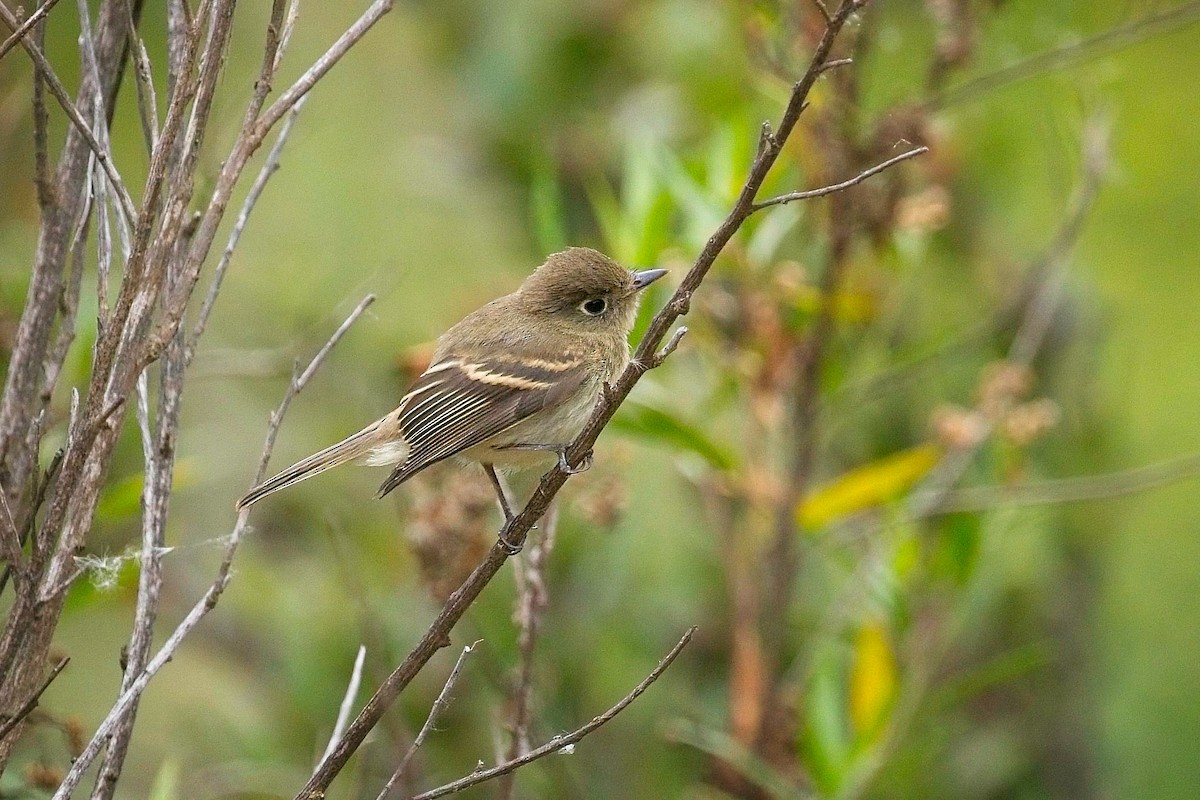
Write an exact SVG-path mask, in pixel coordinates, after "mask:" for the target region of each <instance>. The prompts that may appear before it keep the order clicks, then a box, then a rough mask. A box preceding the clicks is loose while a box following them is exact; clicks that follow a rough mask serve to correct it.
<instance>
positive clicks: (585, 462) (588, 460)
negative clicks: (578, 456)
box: [558, 447, 593, 475]
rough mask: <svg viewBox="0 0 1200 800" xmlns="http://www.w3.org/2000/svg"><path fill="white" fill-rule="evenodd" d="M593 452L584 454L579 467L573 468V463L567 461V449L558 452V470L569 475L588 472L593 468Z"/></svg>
mask: <svg viewBox="0 0 1200 800" xmlns="http://www.w3.org/2000/svg"><path fill="white" fill-rule="evenodd" d="M592 461H593V458H592V451H591V450H588V451H587V452H586V453H584V454H583V459H582V460H581V461H580V462H579V465H578V466H575V467H572V466H571V462H570V461H568V460H567V448H565V447H564V448H562V449H561V450H559V451H558V468H559V469H561V470H562V471H563V472H565V473H566V474H568V475H578V474H579V473H581V472H587V471H588V470H589V469H591V468H592Z"/></svg>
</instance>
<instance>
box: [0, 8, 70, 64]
mask: <svg viewBox="0 0 1200 800" xmlns="http://www.w3.org/2000/svg"><path fill="white" fill-rule="evenodd" d="M57 3H58V0H46V2H45V3H43V4H42V5H40V6H38V7H37V9H36V10H35V11H34V12H33V13H32V14H30V15H29V16H28V17H27V18H26V19H25V21H24V22H22V23H21V24H20V25H19V26H18V27H17V29H16V30H15V31H13V32H12V35H11V36H9V37H8V38H7V39H5V40H4V43H3V44H0V58H4V56H6V55H7V54H8V51H9V50H12V49H13V48H14V47H16V45H17V42H19V41H21V39H22V37H24V36H25V34H27V33H29V31H30V30H32V29H33V26H34V25H37V24H38V23H39V22H41V21H42V20H43V19H45V18H46V15H47V14H49V13H50V9H52V8H54V6H55V5H56V4H57ZM6 21H7V20H6Z"/></svg>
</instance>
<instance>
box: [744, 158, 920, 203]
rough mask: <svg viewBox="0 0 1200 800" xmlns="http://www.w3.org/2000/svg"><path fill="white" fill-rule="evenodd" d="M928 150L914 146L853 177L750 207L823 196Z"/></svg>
mask: <svg viewBox="0 0 1200 800" xmlns="http://www.w3.org/2000/svg"><path fill="white" fill-rule="evenodd" d="M928 152H929V148H928V147H925V146H924V145H922V146H921V147H914V148H913V149H912V150H909V151H907V152H904V153H901V154H900V155H898V156H895V157H893V158H889V159H888V160H887V161H884V162H882V163H880V164H876V165H875V166H873V167H871V168H870V169H865V170H863V171H862V172H860V173H858V174H857V175H855V176H854V177H853V178H850V179H849V180H845V181H842V182H841V183H835V184H833V185H831V186H822V187H821V188H820V189H809V190H807V191H803V192H789V193H788V194H781V195H780V196H779V197H772V198H771V199H770V200H763V201H762V202H759V203H755V204H754V205H753V206H751V208H753V209H754V210H755V211H761V210H762V209H764V208H770V207H771V206H784V205H787V204H788V203H793V202H795V201H797V200H809V199H811V198H813V197H823V196H825V195H827V194H833V193H834V192H840V191H842V190H843V189H849V188H850V187H851V186H855V185H857V184H860V183H862V182H863V181H865V180H866V179H867V178H869V177H871V176H872V175H878V174H879V173H880V172H883V171H884V170H885V169H888V168H889V167H894V166H895V165H897V164H899V163H900V162H901V161H907V160H908V159H910V158H915V157H917V156H920V155H924V154H925V153H928Z"/></svg>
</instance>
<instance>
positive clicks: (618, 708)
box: [412, 626, 696, 800]
mask: <svg viewBox="0 0 1200 800" xmlns="http://www.w3.org/2000/svg"><path fill="white" fill-rule="evenodd" d="M695 632H696V628H695V626H693V627H691V628H688V629H687V632H686V633H684V634H683V638H681V639H680V640H679V642H678V643H676V645H675V646H674V647H672V648H671V651H670V652H669V653H667V654H666V655H665V656H663V658H662V660H661V661H659V662H658V666H657V667H655V668H654V670H653V671H652V672H651V673H650V674H649V675H647V676H646V677H645V678H643V679H642V682H641V683H639V684H638V685H637V686H635V687H633V690H632V691H631V692H630V693H629V694H627V695H625V696H624V697H623V698H621V700H620V702H618V703H617V704H616V705H615V706H613V707H612V708H610V709H609V710H608V711H605V712H604V713H603V714H601V715H600V716H598V717H594V718H593V719H592V721H591V722H589V723H588V724H586V725H584V726H583V727H581V728H577V729H576V730H574V731H571V732H570V733H568V734H566V735H565V736H555V737H554V738H553V739H551V740H550V741H548V742H546V744H544V745H542V746H541V747H539V748H537V749H536V750H531V751H529V752H528V753H526V754H525V755H523V756H521V757H520V758H514V759H513V760H512V761H506V762H504V763H503V764H499V765H497V766H495V767H492V768H490V769H480V770H476V771H475V772H472V773H471V774H470V775H466V776H464V777H462V778H459V779H458V780H456V781H453V782H452V783H447V784H446V785H445V786H439V787H438V788H436V789H431V790H429V791H428V792H422V793H421V794H419V795H416V796H415V797H413V798H412V800H433V798H435V797H445V796H446V795H448V794H454V793H455V792H461V791H462V790H463V789H466V788H467V787H469V786H475V785H476V784H480V783H483V782H484V781H489V780H491V779H492V778H495V777H497V776H500V775H507V774H508V773H510V772H512V771H513V770H515V769H520V768H521V767H523V766H525V765H526V764H529V763H531V762H533V761H537V760H538V759H539V758H545V757H546V756H548V755H552V754H554V753H561V752H564V751H565V752H567V753H570V752H571V751H572V750H573V749H574V746H575V744H576V743H578V742H579V741H581V740H582V739H583V737H585V736H587V735H588V734H589V733H591V732H592V731H594V730H596V729H597V728H599V727H601V726H602V725H604V724H605V723H607V722H609V721H610V720H612V719H613V717H615V716H617V715H618V714H620V713H621V712H622V711H624V710H625V709H626V708H628V707H629V704H630V703H632V702H633V701H634V700H637V699H638V697H640V696H641V695H642V693H643V692H645V691H646V689H648V688H649V687H650V684H652V683H654V682H655V681H656V680H658V678H659V676H660V675H662V674H663V672H665V671H666V669H667V667H669V666H671V662H672V661H674V660H675V657H676V656H677V655H679V652H680V651H681V650H683V648H684V647H685V646H686V645H687V643H688V642H690V641H691V640H692V634H694V633H695Z"/></svg>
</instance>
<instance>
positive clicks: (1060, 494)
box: [938, 453, 1200, 513]
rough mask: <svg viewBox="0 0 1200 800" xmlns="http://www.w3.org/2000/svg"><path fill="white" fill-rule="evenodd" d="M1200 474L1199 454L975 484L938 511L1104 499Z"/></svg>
mask: <svg viewBox="0 0 1200 800" xmlns="http://www.w3.org/2000/svg"><path fill="white" fill-rule="evenodd" d="M1198 475H1200V453H1193V454H1192V455H1188V456H1182V457H1181V458H1176V459H1171V460H1169V461H1162V462H1159V463H1157V464H1147V465H1145V466H1141V467H1134V468H1132V469H1125V470H1120V471H1118V472H1109V473H1106V474H1102V475H1083V476H1080V477H1076V478H1059V479H1057V480H1046V481H1038V482H1036V483H1023V484H1017V485H1015V486H972V487H970V488H967V489H959V490H957V491H954V492H950V493H948V494H947V495H946V497H945V499H943V500H942V502H941V503H939V504H938V512H939V513H950V512H955V511H986V510H989V509H993V508H998V507H1001V506H1037V505H1053V504H1058V503H1078V502H1082V501H1085V500H1105V499H1108V498H1112V497H1123V496H1125V495H1130V494H1137V493H1138V492H1144V491H1146V490H1147V489H1155V488H1158V487H1159V486H1166V485H1168V484H1172V483H1176V482H1178V481H1181V480H1186V479H1188V478H1195V477H1196V476H1198Z"/></svg>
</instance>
